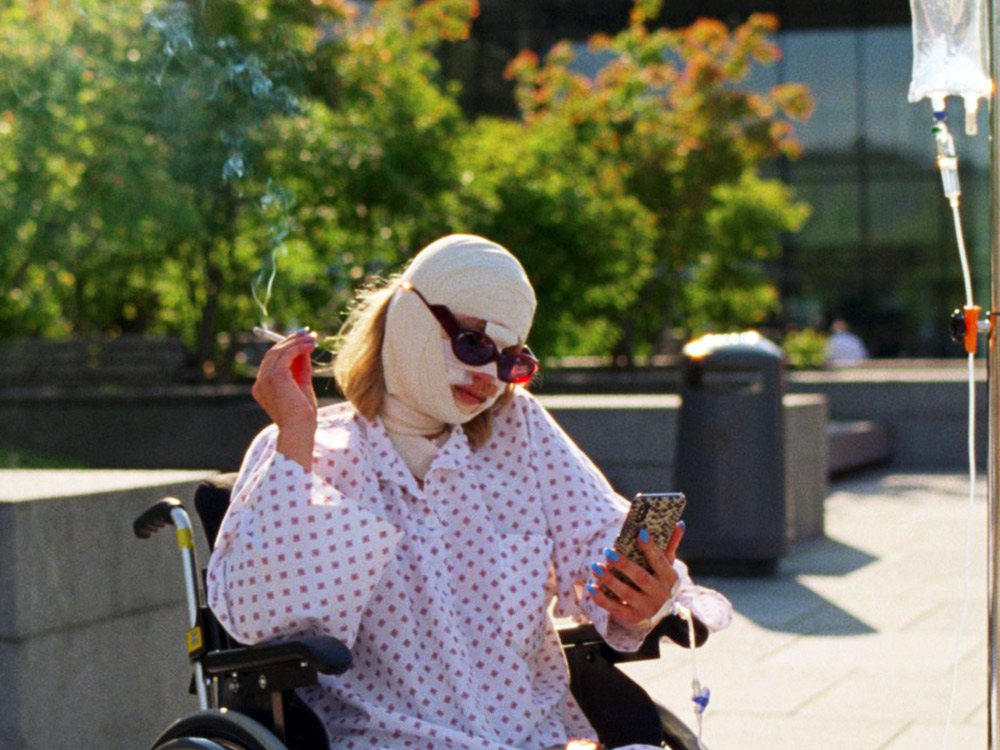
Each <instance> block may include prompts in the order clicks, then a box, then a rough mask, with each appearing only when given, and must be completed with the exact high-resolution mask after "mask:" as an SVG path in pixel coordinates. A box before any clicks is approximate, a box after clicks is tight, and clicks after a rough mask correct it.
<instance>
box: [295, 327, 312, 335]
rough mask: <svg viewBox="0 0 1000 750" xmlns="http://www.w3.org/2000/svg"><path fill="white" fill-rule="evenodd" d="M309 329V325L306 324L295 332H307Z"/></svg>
mask: <svg viewBox="0 0 1000 750" xmlns="http://www.w3.org/2000/svg"><path fill="white" fill-rule="evenodd" d="M308 330H309V326H305V327H304V328H300V329H299V330H297V331H296V332H295V334H298V333H306V332H307V331H308ZM295 334H292V335H293V336H294V335H295Z"/></svg>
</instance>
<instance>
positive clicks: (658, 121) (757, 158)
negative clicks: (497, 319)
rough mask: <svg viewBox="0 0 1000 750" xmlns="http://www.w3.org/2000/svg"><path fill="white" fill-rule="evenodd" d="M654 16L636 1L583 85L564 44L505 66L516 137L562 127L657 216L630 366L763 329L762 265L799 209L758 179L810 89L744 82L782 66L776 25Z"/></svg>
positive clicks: (650, 6)
mask: <svg viewBox="0 0 1000 750" xmlns="http://www.w3.org/2000/svg"><path fill="white" fill-rule="evenodd" d="M660 6H661V3H660V2H658V1H656V0H652V1H651V0H645V1H643V2H636V4H635V6H634V7H633V10H632V14H631V20H630V24H629V26H628V28H626V29H625V30H624V31H622V32H621V33H619V34H617V35H616V36H614V37H608V36H604V35H597V36H594V37H593V38H592V39H591V40H590V47H591V49H592V50H593V51H594V52H597V53H603V54H606V55H607V56H608V59H609V62H608V64H607V65H606V66H605V67H604V68H603V69H602V70H601V72H600V73H599V74H598V75H597V76H596V77H595V78H594V79H593V80H590V79H588V78H586V77H584V76H582V75H580V74H577V73H575V72H573V70H572V67H571V66H572V63H573V59H574V58H573V54H572V50H571V47H570V45H569V44H567V43H562V44H558V45H556V46H555V47H554V48H553V49H552V50H551V51H550V52H549V54H548V55H547V57H546V59H545V61H544V63H543V62H540V61H539V60H538V59H537V58H536V57H535V56H534V55H532V54H530V53H524V54H522V55H520V56H519V57H518V58H517V59H516V60H515V61H514V62H513V63H512V65H511V67H510V75H511V76H512V77H513V78H514V79H515V81H516V83H517V97H518V102H519V105H520V107H521V109H522V111H523V113H524V120H525V127H526V128H527V129H528V130H532V129H536V128H541V129H545V130H549V131H552V130H555V129H557V128H555V127H554V126H553V125H552V124H551V123H552V122H553V121H556V122H559V123H562V124H563V127H562V128H561V130H562V132H565V133H571V134H572V135H571V136H570V137H572V138H573V139H574V140H575V141H576V142H577V143H578V144H579V145H578V148H579V149H581V150H588V151H593V152H594V153H595V154H596V155H597V158H598V159H599V160H600V161H601V162H602V165H603V168H604V171H605V173H612V172H613V173H615V174H617V175H620V179H621V180H622V181H623V183H624V185H625V189H626V191H627V193H628V194H629V195H631V196H633V197H634V198H635V199H636V200H637V201H639V203H641V205H642V206H644V207H645V208H646V209H647V210H648V211H649V212H651V213H652V214H653V215H654V216H655V239H654V242H653V253H654V256H655V263H654V266H653V268H652V269H651V270H650V272H649V273H648V274H646V276H647V277H648V280H647V281H646V283H645V284H644V286H643V288H642V290H641V291H640V293H639V294H638V296H637V299H636V301H635V303H634V304H631V305H629V307H628V310H627V313H626V318H625V320H624V322H623V325H622V327H621V336H620V340H619V342H618V347H617V348H618V350H619V352H620V353H622V354H624V355H625V356H626V357H627V358H628V359H631V358H632V357H633V356H634V355H635V354H636V353H637V352H638V353H649V352H652V351H655V350H656V348H657V346H658V342H659V341H660V340H661V337H662V336H663V335H664V332H665V331H669V329H670V328H671V327H673V326H682V327H684V328H686V329H688V330H689V331H693V332H698V331H699V330H705V329H710V328H715V329H718V328H728V327H734V326H744V325H747V324H752V323H757V322H759V321H760V320H761V318H762V317H763V316H764V315H766V314H767V312H769V311H771V310H773V308H774V306H775V304H776V295H775V292H774V290H773V288H771V287H770V285H769V283H768V281H767V279H766V275H765V273H764V270H763V266H762V264H763V262H764V261H766V260H768V259H770V258H773V257H775V256H776V255H777V253H778V252H779V249H780V245H779V241H778V240H779V235H780V233H781V232H783V231H791V230H795V229H797V228H798V227H799V226H800V225H801V223H802V222H803V221H804V219H805V216H806V212H807V209H806V208H805V206H803V205H801V204H798V203H796V202H795V201H794V199H793V198H792V196H791V195H790V193H789V192H788V190H787V189H785V188H784V187H782V186H781V185H780V184H779V183H777V182H776V181H773V180H765V179H763V178H762V177H761V176H760V174H759V170H760V167H761V165H762V164H763V163H765V162H766V161H767V160H770V159H774V158H776V157H780V156H786V157H790V156H794V155H796V154H797V153H798V148H799V147H798V143H797V142H796V140H795V139H794V134H793V130H792V127H791V124H790V122H789V120H790V119H793V118H802V117H806V116H808V114H809V113H810V111H811V100H810V98H809V96H808V92H807V91H806V90H805V89H804V87H802V86H799V85H791V84H786V85H781V86H776V87H774V88H772V89H771V90H770V91H769V92H767V93H764V94H760V93H755V92H752V91H751V90H749V89H748V88H747V87H746V86H745V85H744V84H745V81H746V78H747V76H748V75H749V73H750V71H751V68H752V66H753V65H754V64H764V65H766V64H771V63H773V62H775V61H776V60H777V59H778V56H779V54H780V53H779V50H778V48H777V46H776V45H775V44H774V43H773V42H772V41H771V40H770V39H769V35H770V34H771V33H773V32H774V30H775V29H776V28H777V26H776V20H775V19H774V18H773V17H772V16H767V15H753V16H751V17H750V18H749V19H748V20H747V21H746V22H745V23H744V24H742V25H740V26H738V27H737V28H735V29H733V30H732V31H730V30H729V29H727V28H726V26H725V25H723V24H721V23H719V22H716V21H711V20H707V19H702V20H699V21H697V22H696V23H694V24H693V25H692V26H690V27H688V28H685V29H679V30H671V29H663V28H661V29H651V28H650V20H651V19H653V18H655V16H656V14H657V13H658V12H659V9H660Z"/></svg>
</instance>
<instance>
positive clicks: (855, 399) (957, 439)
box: [788, 362, 988, 471]
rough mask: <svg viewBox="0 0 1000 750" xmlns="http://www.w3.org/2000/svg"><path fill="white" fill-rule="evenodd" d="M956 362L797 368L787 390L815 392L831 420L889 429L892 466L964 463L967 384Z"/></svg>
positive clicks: (983, 448)
mask: <svg viewBox="0 0 1000 750" xmlns="http://www.w3.org/2000/svg"><path fill="white" fill-rule="evenodd" d="M965 375H966V372H965V369H964V367H963V365H962V363H961V362H958V363H956V365H955V366H954V367H950V368H925V369H920V368H917V367H913V368H910V369H876V368H874V367H872V368H864V369H857V370H851V371H846V372H839V373H838V372H821V373H796V374H795V375H794V376H793V377H791V378H790V379H789V382H788V390H789V392H791V393H817V394H821V395H823V396H825V397H826V398H827V401H828V402H829V405H830V419H831V420H836V421H855V420H858V421H864V420H875V421H877V422H878V423H879V424H880V425H883V426H884V427H885V428H887V429H888V431H889V437H890V442H891V466H892V467H893V468H898V469H909V470H914V469H916V470H925V471H926V470H935V469H948V470H956V471H961V470H964V469H966V468H967V467H968V461H969V459H968V451H967V442H968V437H967V436H968V425H969V422H968V419H969V408H968V403H969V387H968V381H967V380H966V378H965ZM983 378H984V374H983V373H982V372H980V373H979V374H978V375H977V382H976V385H975V399H976V414H977V420H976V444H977V458H978V462H979V464H980V466H981V467H985V465H986V455H987V442H988V437H987V420H986V414H987V408H988V404H987V401H988V398H987V392H986V383H985V382H984V380H983Z"/></svg>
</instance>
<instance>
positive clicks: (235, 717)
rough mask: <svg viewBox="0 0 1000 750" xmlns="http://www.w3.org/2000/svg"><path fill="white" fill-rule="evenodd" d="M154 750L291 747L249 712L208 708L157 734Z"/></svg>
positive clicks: (181, 719)
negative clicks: (247, 714)
mask: <svg viewBox="0 0 1000 750" xmlns="http://www.w3.org/2000/svg"><path fill="white" fill-rule="evenodd" d="M151 750H288V748H287V747H285V745H284V743H282V742H281V741H280V740H279V739H278V738H277V737H275V736H274V734H272V733H271V731H270V730H268V729H267V728H266V727H264V726H263V725H262V724H260V723H259V722H256V721H254V720H253V719H251V718H250V717H249V716H244V715H243V714H240V713H235V712H233V711H225V710H221V711H220V710H217V709H207V710H205V711H196V712H195V713H193V714H188V715H187V716H184V717H182V718H180V719H178V720H177V721H175V722H174V723H173V724H171V725H170V726H169V727H167V728H166V730H165V731H164V732H163V733H162V734H161V735H160V736H159V737H157V738H156V741H155V742H154V743H153V745H152V748H151Z"/></svg>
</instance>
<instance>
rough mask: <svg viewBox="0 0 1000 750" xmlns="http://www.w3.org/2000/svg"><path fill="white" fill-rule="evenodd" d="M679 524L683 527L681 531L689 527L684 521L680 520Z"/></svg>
mask: <svg viewBox="0 0 1000 750" xmlns="http://www.w3.org/2000/svg"><path fill="white" fill-rule="evenodd" d="M677 525H678V526H680V527H681V531H684V529H686V528H687V524H686V523H684V522H683V521H678V522H677Z"/></svg>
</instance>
